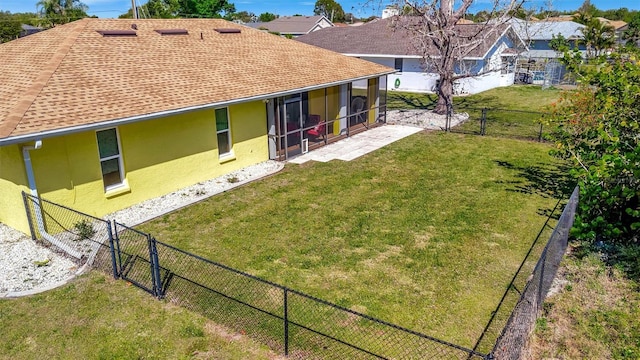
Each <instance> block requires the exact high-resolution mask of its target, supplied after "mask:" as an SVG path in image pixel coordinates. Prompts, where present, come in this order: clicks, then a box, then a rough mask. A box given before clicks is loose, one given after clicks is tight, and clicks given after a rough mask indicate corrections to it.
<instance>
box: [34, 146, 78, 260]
mask: <svg viewBox="0 0 640 360" xmlns="http://www.w3.org/2000/svg"><path fill="white" fill-rule="evenodd" d="M41 147H42V140H36V142H35V145H32V146H23V147H22V158H23V159H24V167H25V169H26V171H27V181H28V182H29V190H31V195H33V196H34V198H35V200H34V202H35V205H36V209H35V215H36V216H35V218H36V226H37V227H38V231H39V232H40V235H41V236H42V237H43V238H44V239H46V240H47V241H49V242H50V243H52V244H53V245H55V246H57V247H58V248H60V249H61V250H63V251H64V252H66V253H67V254H69V255H71V256H73V257H75V258H78V259H80V258H81V257H82V254H80V253H79V252H78V251H76V250H74V249H72V248H70V247H69V246H67V245H66V244H64V243H62V242H60V241H59V240H58V239H56V238H55V237H53V236H52V235H50V234H49V233H47V231H46V229H45V228H44V221H43V220H42V219H43V218H42V207H41V206H40V198H39V197H38V189H37V188H36V178H35V175H34V173H33V165H32V164H31V155H30V154H29V151H30V150H38V149H40V148H41Z"/></svg>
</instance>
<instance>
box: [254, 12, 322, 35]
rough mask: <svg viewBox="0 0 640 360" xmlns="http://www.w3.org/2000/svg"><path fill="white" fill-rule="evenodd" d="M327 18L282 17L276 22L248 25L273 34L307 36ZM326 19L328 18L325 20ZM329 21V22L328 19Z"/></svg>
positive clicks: (320, 16)
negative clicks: (267, 30)
mask: <svg viewBox="0 0 640 360" xmlns="http://www.w3.org/2000/svg"><path fill="white" fill-rule="evenodd" d="M323 18H325V17H324V16H322V15H316V16H281V17H279V18H277V19H275V20H272V21H269V22H263V23H248V24H247V25H249V26H251V27H252V28H254V29H260V28H265V29H269V31H272V32H279V33H281V34H306V33H308V32H309V31H311V30H313V28H314V27H315V26H316V24H318V22H320V20H322V19H323ZM325 19H326V18H325ZM327 21H329V20H328V19H327Z"/></svg>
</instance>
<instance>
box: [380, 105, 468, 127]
mask: <svg viewBox="0 0 640 360" xmlns="http://www.w3.org/2000/svg"><path fill="white" fill-rule="evenodd" d="M467 120H469V114H468V113H465V112H462V113H454V114H453V115H452V116H451V124H450V126H451V127H454V126H456V125H459V124H462V123H463V122H465V121H467ZM387 124H391V125H407V126H415V127H419V128H423V129H429V130H445V128H446V124H447V116H446V115H439V114H436V113H434V112H433V111H431V110H389V111H387Z"/></svg>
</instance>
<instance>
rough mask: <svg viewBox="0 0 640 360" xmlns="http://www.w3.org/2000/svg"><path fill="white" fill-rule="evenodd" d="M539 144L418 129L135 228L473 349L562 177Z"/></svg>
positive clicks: (290, 170)
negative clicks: (365, 151) (347, 158)
mask: <svg viewBox="0 0 640 360" xmlns="http://www.w3.org/2000/svg"><path fill="white" fill-rule="evenodd" d="M548 151H549V148H548V146H546V145H544V144H539V143H533V142H522V141H516V140H508V139H498V138H490V137H478V136H468V135H459V134H447V133H419V134H416V135H414V136H412V137H409V138H407V139H404V140H402V141H399V142H396V143H394V144H392V145H390V146H387V147H385V148H383V149H381V150H379V151H376V152H374V153H371V154H369V155H367V156H364V157H362V158H360V159H357V160H354V161H351V162H340V161H334V162H331V163H309V164H305V165H302V166H300V165H293V164H290V165H287V166H286V168H285V170H284V171H283V172H281V173H278V174H276V175H274V176H272V177H269V178H266V179H263V180H261V181H259V182H255V183H252V184H249V185H247V186H244V187H241V188H238V189H236V190H234V191H232V192H228V193H224V194H221V195H219V196H215V197H212V198H210V199H208V200H206V201H204V202H201V203H198V204H195V205H193V206H191V207H188V208H185V209H182V210H180V211H177V212H175V213H172V214H168V215H166V216H164V217H162V218H159V219H157V220H155V221H152V222H150V223H147V224H145V225H143V226H141V229H142V230H144V231H147V232H150V233H151V234H152V235H154V236H155V237H156V238H157V239H158V240H159V241H162V242H166V243H170V244H172V245H174V246H177V247H179V248H181V249H184V250H187V251H190V252H193V253H196V254H199V255H201V256H203V257H206V258H209V259H211V260H214V261H219V262H221V263H223V264H226V265H229V266H232V267H235V268H237V269H240V270H243V271H247V272H249V273H251V274H254V275H257V276H260V277H262V278H264V279H267V280H270V281H274V282H277V283H280V284H283V285H286V286H289V287H291V288H294V289H297V290H300V291H303V292H306V293H308V294H310V295H314V296H317V297H320V298H323V299H325V300H328V301H331V302H334V303H337V304H339V305H342V306H345V307H347V308H350V309H353V310H356V311H359V312H363V313H366V314H368V315H371V316H374V317H378V318H380V319H383V320H386V321H390V322H393V323H397V324H399V325H402V326H405V327H408V328H410V329H414V330H418V331H421V332H424V333H426V334H429V335H432V336H436V337H439V338H442V339H444V340H447V341H451V342H454V343H458V344H460V345H463V346H468V347H472V346H473V344H474V342H475V340H476V339H477V338H478V336H479V335H480V333H481V331H482V329H483V327H484V326H485V324H486V323H487V321H488V320H489V317H490V315H491V312H492V311H493V310H494V309H495V307H496V305H497V303H498V301H499V300H500V297H501V296H502V294H503V292H504V291H505V287H506V286H507V284H508V283H509V281H510V279H511V277H512V276H513V274H514V272H515V271H516V269H517V268H518V266H519V264H520V262H521V261H522V259H523V257H524V255H525V254H526V252H527V250H528V248H529V246H530V244H531V242H532V241H533V239H534V238H535V237H536V235H537V233H538V231H539V230H540V228H541V226H542V225H543V223H544V221H545V219H546V214H547V213H548V211H549V210H550V209H552V208H553V207H554V205H555V204H556V202H557V198H558V197H562V196H563V195H562V191H561V187H562V183H561V182H559V181H558V179H559V178H562V170H561V169H560V168H559V167H558V164H557V163H555V161H554V160H553V159H552V158H551V157H550V156H549V155H548Z"/></svg>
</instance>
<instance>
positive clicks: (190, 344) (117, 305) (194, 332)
mask: <svg viewBox="0 0 640 360" xmlns="http://www.w3.org/2000/svg"><path fill="white" fill-rule="evenodd" d="M0 324H1V326H2V331H0V359H12V360H15V359H133V358H138V359H248V358H250V359H274V358H276V355H275V354H273V353H272V352H271V351H270V350H269V349H267V348H266V346H264V345H260V344H257V343H255V342H254V341H252V340H250V339H248V338H247V337H245V336H241V335H237V334H233V333H231V332H229V331H228V330H225V329H224V328H222V327H221V326H219V325H216V324H214V323H213V322H211V321H210V320H208V319H206V318H203V317H201V316H199V315H196V314H194V313H191V312H189V311H187V310H185V309H183V308H180V307H177V306H173V305H170V304H164V303H162V302H160V301H157V300H155V299H153V298H152V297H150V296H149V295H148V294H147V293H146V292H143V291H140V289H138V288H136V287H134V286H130V285H127V283H126V282H124V281H114V280H113V279H112V278H110V277H108V276H106V275H104V274H102V273H99V272H97V271H94V272H91V273H89V274H87V275H84V276H81V277H80V278H78V279H76V280H74V281H73V282H72V283H70V284H67V285H65V286H63V287H61V288H58V289H55V290H51V291H48V292H45V293H42V294H38V295H34V296H29V297H24V298H19V299H10V300H0Z"/></svg>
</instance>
